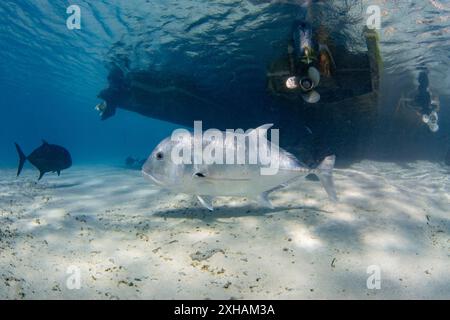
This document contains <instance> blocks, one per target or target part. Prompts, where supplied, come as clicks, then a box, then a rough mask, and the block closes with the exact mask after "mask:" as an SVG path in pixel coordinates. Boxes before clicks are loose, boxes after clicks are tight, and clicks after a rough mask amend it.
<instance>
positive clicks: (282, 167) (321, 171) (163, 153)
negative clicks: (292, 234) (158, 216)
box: [142, 125, 337, 211]
mask: <svg viewBox="0 0 450 320" xmlns="http://www.w3.org/2000/svg"><path fill="white" fill-rule="evenodd" d="M271 126H272V125H264V126H261V127H259V128H257V129H254V131H250V132H248V133H241V135H244V136H245V137H248V136H249V135H251V134H253V133H255V132H258V131H259V130H266V131H267V129H268V128H270V127H271ZM236 136H237V137H238V136H239V134H237V133H236ZM263 138H264V139H266V141H268V140H267V136H266V135H265V134H264V135H263ZM194 139H196V137H195V135H193V134H190V136H188V137H187V138H185V139H180V140H174V139H172V137H168V138H166V139H164V140H163V141H162V142H160V144H159V145H158V146H157V147H156V148H155V149H154V150H153V152H152V153H151V155H150V156H149V158H148V159H147V161H146V162H145V164H144V166H143V167H142V174H143V176H144V177H145V178H147V179H149V180H150V181H151V182H153V183H154V184H156V185H157V186H159V187H161V188H162V189H167V190H169V191H172V192H175V193H184V194H190V195H195V196H197V198H198V200H199V201H200V203H201V204H202V205H203V206H204V207H206V208H207V209H209V210H211V211H212V210H213V204H212V202H213V199H214V197H220V196H237V197H248V198H250V199H255V200H257V201H258V203H259V204H261V205H263V206H265V207H270V208H273V206H272V203H271V202H270V200H269V198H268V196H269V194H270V193H271V192H273V191H275V190H278V189H281V188H283V187H286V186H287V185H288V184H289V183H290V182H293V181H294V180H296V179H298V178H300V177H305V176H307V175H309V174H315V175H317V176H318V177H319V179H320V181H321V182H322V184H323V186H324V188H325V190H326V192H327V193H328V196H329V198H330V199H331V200H333V201H336V200H337V196H336V191H335V188H334V183H333V177H332V173H333V168H334V163H335V156H334V155H333V156H329V157H326V158H325V159H324V160H323V162H322V163H321V164H320V165H319V166H318V167H317V168H315V169H311V168H308V167H307V166H306V165H304V164H302V163H301V162H300V161H299V160H297V159H296V158H295V157H294V156H293V155H292V154H290V153H289V152H287V151H285V150H283V149H282V148H279V149H278V150H279V152H278V153H277V154H275V153H271V155H270V156H271V157H278V158H277V159H271V160H277V161H278V162H277V163H278V171H277V173H276V174H274V175H262V174H261V168H262V167H266V166H267V165H266V163H264V165H263V164H262V162H261V159H260V158H259V157H258V160H257V162H256V164H216V163H213V164H200V165H198V164H194V161H193V158H194V155H193V154H192V158H191V160H192V161H190V164H189V163H188V164H186V163H185V162H183V163H179V161H174V159H173V156H172V152H173V151H174V148H176V149H177V150H180V149H182V148H183V147H186V148H193V146H194ZM216 141H217V140H215V139H214V140H211V139H203V140H202V145H203V150H204V148H206V147H208V146H209V147H211V144H214V143H216ZM235 141H236V140H228V141H227V140H225V143H221V144H220V145H217V147H222V148H223V149H224V150H222V151H223V153H222V154H223V155H224V156H225V154H227V153H228V152H231V154H236V153H233V152H235V151H236V148H237V143H236V142H235ZM245 141H246V143H245V147H246V154H247V155H248V154H249V152H255V150H251V148H252V146H253V147H254V148H256V146H254V144H251V145H250V144H249V139H246V140H245ZM177 152H178V151H177ZM256 152H257V151H256Z"/></svg>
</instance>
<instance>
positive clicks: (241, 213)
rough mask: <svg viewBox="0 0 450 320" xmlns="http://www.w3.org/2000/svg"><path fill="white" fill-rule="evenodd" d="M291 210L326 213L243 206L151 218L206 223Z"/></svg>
mask: <svg viewBox="0 0 450 320" xmlns="http://www.w3.org/2000/svg"><path fill="white" fill-rule="evenodd" d="M291 210H302V211H313V212H323V213H328V212H327V211H324V210H321V209H318V208H316V207H309V206H280V207H275V208H273V209H271V208H261V207H257V206H252V205H244V206H241V207H228V206H221V207H216V208H214V211H212V212H211V211H209V210H207V209H205V208H202V207H186V208H176V209H169V210H165V211H158V212H156V213H154V214H153V216H156V217H163V218H179V219H186V218H190V219H200V220H205V221H207V220H216V219H221V218H240V217H255V216H265V215H268V214H277V213H282V212H287V211H291Z"/></svg>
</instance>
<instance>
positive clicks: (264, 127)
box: [247, 123, 273, 139]
mask: <svg viewBox="0 0 450 320" xmlns="http://www.w3.org/2000/svg"><path fill="white" fill-rule="evenodd" d="M272 127H273V123H267V124H263V125H262V126H259V127H258V128H256V129H253V130H251V131H250V132H249V133H247V135H251V134H255V133H258V130H263V131H264V138H266V139H267V131H268V130H269V129H270V128H272Z"/></svg>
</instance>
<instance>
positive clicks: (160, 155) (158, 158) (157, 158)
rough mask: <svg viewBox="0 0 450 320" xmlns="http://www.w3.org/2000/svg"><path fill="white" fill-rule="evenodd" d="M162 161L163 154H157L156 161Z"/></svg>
mask: <svg viewBox="0 0 450 320" xmlns="http://www.w3.org/2000/svg"><path fill="white" fill-rule="evenodd" d="M162 159H164V153H162V152H158V153H157V154H156V160H162Z"/></svg>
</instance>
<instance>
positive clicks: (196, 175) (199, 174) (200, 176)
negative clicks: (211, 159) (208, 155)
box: [192, 172, 206, 178]
mask: <svg viewBox="0 0 450 320" xmlns="http://www.w3.org/2000/svg"><path fill="white" fill-rule="evenodd" d="M192 176H193V177H194V178H206V174H204V173H203V172H195V173H194V174H193V175H192Z"/></svg>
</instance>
